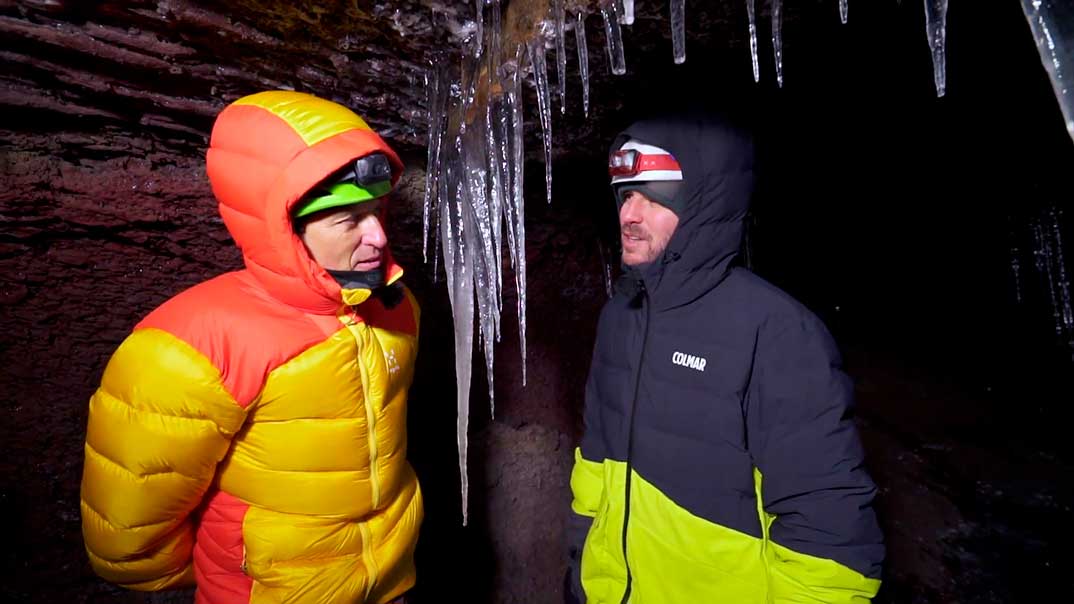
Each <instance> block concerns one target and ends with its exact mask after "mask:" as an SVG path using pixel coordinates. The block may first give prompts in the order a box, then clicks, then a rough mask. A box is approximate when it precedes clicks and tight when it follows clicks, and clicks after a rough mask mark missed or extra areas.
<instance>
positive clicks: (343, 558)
mask: <svg viewBox="0 0 1074 604" xmlns="http://www.w3.org/2000/svg"><path fill="white" fill-rule="evenodd" d="M408 296H409V293H408ZM411 302H412V308H414V309H416V308H417V304H416V303H415V302H414V301H413V299H411ZM415 315H416V310H415ZM415 319H416V317H415ZM341 321H343V323H344V325H345V326H346V327H345V328H343V329H340V330H339V331H337V332H336V333H335V334H333V335H331V336H330V337H329V338H328V339H327V340H325V341H324V342H322V343H320V344H318V345H316V346H313V347H311V348H309V349H308V350H306V351H304V352H303V353H301V354H300V355H298V356H297V357H295V358H293V359H291V360H290V361H288V362H287V363H285V364H284V365H282V366H280V367H278V368H277V369H275V370H274V371H272V372H271V373H270V375H269V377H268V379H267V381H266V384H265V387H264V390H263V391H262V393H261V395H260V396H259V397H258V398H257V399H256V400H255V401H254V402H253V403H252V404H251V405H250V407H249V409H248V412H249V418H248V421H247V424H246V426H245V427H244V428H243V430H242V432H241V433H240V434H239V436H238V437H237V438H236V439H235V443H234V445H233V446H232V448H231V451H230V452H229V454H228V455H227V457H226V458H225V460H224V461H223V462H222V463H221V465H220V469H219V485H220V488H221V489H222V490H223V491H225V492H228V493H231V494H233V495H235V496H237V497H238V498H239V499H241V500H243V501H245V502H247V503H249V504H250V508H249V510H248V511H247V513H246V517H245V520H244V522H243V529H242V530H243V542H244V543H245V547H246V566H245V569H246V570H245V572H246V574H247V575H249V576H250V577H251V578H252V579H253V580H254V583H253V591H252V593H251V601H252V602H257V603H259V604H261V603H277V602H279V603H282V602H321V603H336V602H338V603H344V602H380V601H384V600H386V599H388V596H390V595H392V594H395V595H398V594H399V593H401V592H402V591H404V590H406V589H409V588H410V587H411V586H412V585H413V584H414V567H413V546H414V543H415V542H416V539H417V531H418V528H419V525H420V524H421V519H422V503H421V493H420V490H419V488H418V482H417V478H416V477H415V475H414V472H413V470H412V469H411V467H410V464H409V463H408V462H407V461H406V455H405V453H406V395H407V389H408V388H409V386H410V383H411V380H412V379H413V368H414V358H415V356H416V353H417V350H416V349H417V338H416V337H414V336H411V335H407V334H406V333H403V332H398V331H388V330H383V329H379V328H375V327H370V326H369V325H367V324H366V323H362V322H358V321H355V320H354V319H353V318H349V317H341Z"/></svg>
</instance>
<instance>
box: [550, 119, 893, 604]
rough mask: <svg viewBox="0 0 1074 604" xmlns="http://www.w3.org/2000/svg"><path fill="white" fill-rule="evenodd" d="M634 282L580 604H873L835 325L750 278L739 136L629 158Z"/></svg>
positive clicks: (649, 134)
mask: <svg viewBox="0 0 1074 604" xmlns="http://www.w3.org/2000/svg"><path fill="white" fill-rule="evenodd" d="M609 171H610V172H611V176H612V188H613V190H614V192H615V195H616V199H617V202H618V205H619V222H620V230H621V241H622V245H623V265H624V269H625V274H624V276H623V278H622V279H620V281H619V283H618V284H617V292H616V295H615V296H614V297H613V298H612V299H611V300H610V301H609V302H608V304H607V305H606V306H605V308H604V310H603V311H602V313H601V316H600V322H599V325H598V328H597V342H596V349H595V351H594V353H593V361H592V366H591V368H590V375H589V381H588V383H587V386H586V400H585V424H586V427H585V434H584V436H583V438H582V443H581V446H580V447H579V448H578V450H577V451H576V453H575V465H574V470H573V472H572V475H571V489H572V491H573V494H574V500H573V503H572V506H571V507H572V511H573V513H572V514H571V515H570V526H569V530H568V540H569V542H570V543H569V549H570V556H571V560H570V568H571V581H570V583H571V592H572V593H571V595H572V596H573V598H575V599H577V600H578V601H580V602H589V603H611V604H616V603H625V602H631V603H633V604H661V603H680V602H681V603H690V604H695V603H705V604H707V603H717V602H726V603H728V604H791V603H793V604H806V603H810V604H813V603H823V604H851V603H860V604H864V603H867V602H869V601H870V600H871V598H872V597H873V596H874V595H875V594H876V592H877V590H878V588H879V586H880V580H879V576H880V568H881V564H882V562H883V557H884V546H883V537H882V535H881V533H880V530H879V528H878V525H877V522H876V517H875V514H874V511H873V508H872V502H873V497H874V495H875V493H876V487H875V485H874V484H873V482H872V480H871V479H870V478H869V476H868V474H867V473H866V471H865V468H864V466H863V454H862V450H861V445H860V443H859V440H858V435H857V433H856V431H855V428H854V425H853V423H852V421H851V419H850V414H849V412H850V408H851V406H852V403H853V390H852V385H851V382H850V380H849V378H848V377H847V376H846V374H844V373H843V372H842V371H841V369H840V358H839V354H838V352H837V350H836V348H835V345H834V343H833V341H832V339H831V336H830V335H829V334H828V332H827V330H826V329H825V327H824V325H823V324H822V323H821V321H820V320H819V319H818V318H817V317H816V316H814V315H813V314H812V313H810V312H809V311H808V310H806V309H805V308H804V307H803V306H802V305H801V304H799V303H798V302H796V301H795V300H794V299H792V298H791V297H790V296H788V295H787V294H785V293H783V292H782V291H780V290H779V289H777V288H775V287H774V286H772V285H770V284H768V283H766V282H765V281H764V280H762V279H760V278H759V277H757V276H756V275H754V274H753V273H751V272H750V271H749V270H747V269H745V268H742V267H739V266H736V258H737V256H738V252H739V248H740V245H741V242H742V236H743V221H744V217H745V215H746V211H747V208H748V205H749V200H750V196H751V193H752V190H753V145H752V142H751V140H750V139H749V137H748V136H747V135H746V134H745V133H744V132H743V131H742V130H739V129H737V128H735V127H733V126H732V125H731V124H730V123H729V122H727V121H726V120H722V119H720V118H714V117H711V116H700V115H696V114H694V115H689V116H680V117H676V118H668V119H658V120H649V121H643V122H639V123H636V124H634V125H633V126H631V127H630V128H628V129H627V130H625V131H624V132H623V133H621V134H620V135H619V136H618V137H617V138H616V140H615V142H614V143H613V145H612V154H611V160H610V166H609Z"/></svg>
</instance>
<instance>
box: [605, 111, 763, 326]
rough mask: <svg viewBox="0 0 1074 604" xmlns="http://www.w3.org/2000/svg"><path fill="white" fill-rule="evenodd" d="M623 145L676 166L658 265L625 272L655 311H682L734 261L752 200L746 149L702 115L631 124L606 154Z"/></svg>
mask: <svg viewBox="0 0 1074 604" xmlns="http://www.w3.org/2000/svg"><path fill="white" fill-rule="evenodd" d="M628 139H636V140H638V141H641V142H643V143H647V144H650V145H655V146H657V147H661V148H663V149H667V150H668V151H669V152H670V153H671V154H672V155H673V156H674V157H675V159H676V160H678V162H679V165H680V166H682V173H683V185H682V187H681V188H680V189H679V192H678V194H677V195H676V196H675V198H674V200H673V201H672V205H673V207H675V208H678V209H679V210H678V211H677V214H678V217H679V224H678V227H677V228H676V229H675V233H674V234H673V235H672V237H671V240H670V241H669V242H668V246H667V249H666V250H664V254H663V257H662V258H659V259H657V260H656V261H654V262H652V263H651V264H648V265H644V266H640V267H636V268H629V267H628V268H627V270H626V272H627V274H628V275H633V276H634V277H635V278H640V279H641V280H642V281H643V282H644V283H645V287H646V289H647V290H648V292H649V296H650V298H651V299H652V302H653V304H654V306H655V307H657V308H671V307H675V306H680V305H683V304H687V303H689V302H691V301H693V300H696V299H697V298H699V297H700V296H702V295H704V294H705V293H706V292H708V291H709V290H711V289H712V288H714V287H716V285H718V284H719V283H720V282H721V281H723V279H724V278H725V277H726V276H727V274H728V273H729V272H730V270H731V267H732V265H733V263H734V260H735V258H736V257H737V256H738V253H739V248H740V247H741V245H742V237H743V233H744V223H745V217H746V213H747V211H748V210H749V203H750V197H751V196H752V194H753V170H754V153H753V142H752V140H751V139H750V137H749V135H748V134H747V133H746V132H745V131H744V130H742V129H740V128H739V127H737V126H735V125H733V123H732V122H731V121H730V120H728V119H727V118H725V117H722V116H718V115H713V114H702V113H687V114H682V115H678V116H675V117H664V118H654V119H651V120H643V121H640V122H636V123H635V124H633V125H631V126H630V127H629V128H627V129H626V130H624V131H623V132H621V133H620V134H619V135H618V136H617V137H616V138H615V141H614V142H613V143H612V148H611V149H612V151H615V150H617V149H619V147H620V146H621V145H622V144H623V143H624V142H626V141H627V140H628Z"/></svg>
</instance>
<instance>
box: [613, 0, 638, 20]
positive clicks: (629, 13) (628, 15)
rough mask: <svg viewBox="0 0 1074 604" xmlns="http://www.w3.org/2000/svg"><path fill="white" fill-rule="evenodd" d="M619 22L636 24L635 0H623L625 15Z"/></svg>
mask: <svg viewBox="0 0 1074 604" xmlns="http://www.w3.org/2000/svg"><path fill="white" fill-rule="evenodd" d="M613 1H614V0H613ZM619 22H620V23H622V24H623V25H634V0H623V15H622V16H621V17H619Z"/></svg>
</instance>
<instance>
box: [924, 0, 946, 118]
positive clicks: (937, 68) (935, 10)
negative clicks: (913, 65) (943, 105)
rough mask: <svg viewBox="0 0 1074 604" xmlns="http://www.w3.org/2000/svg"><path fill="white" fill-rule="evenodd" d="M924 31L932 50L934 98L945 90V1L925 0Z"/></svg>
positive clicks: (941, 94)
mask: <svg viewBox="0 0 1074 604" xmlns="http://www.w3.org/2000/svg"><path fill="white" fill-rule="evenodd" d="M925 29H926V33H927V34H928V38H929V48H930V49H932V72H933V80H934V81H935V83H936V96H938V97H939V96H943V95H944V91H945V89H946V88H947V73H946V70H945V67H944V38H945V37H946V31H947V0H925Z"/></svg>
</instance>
